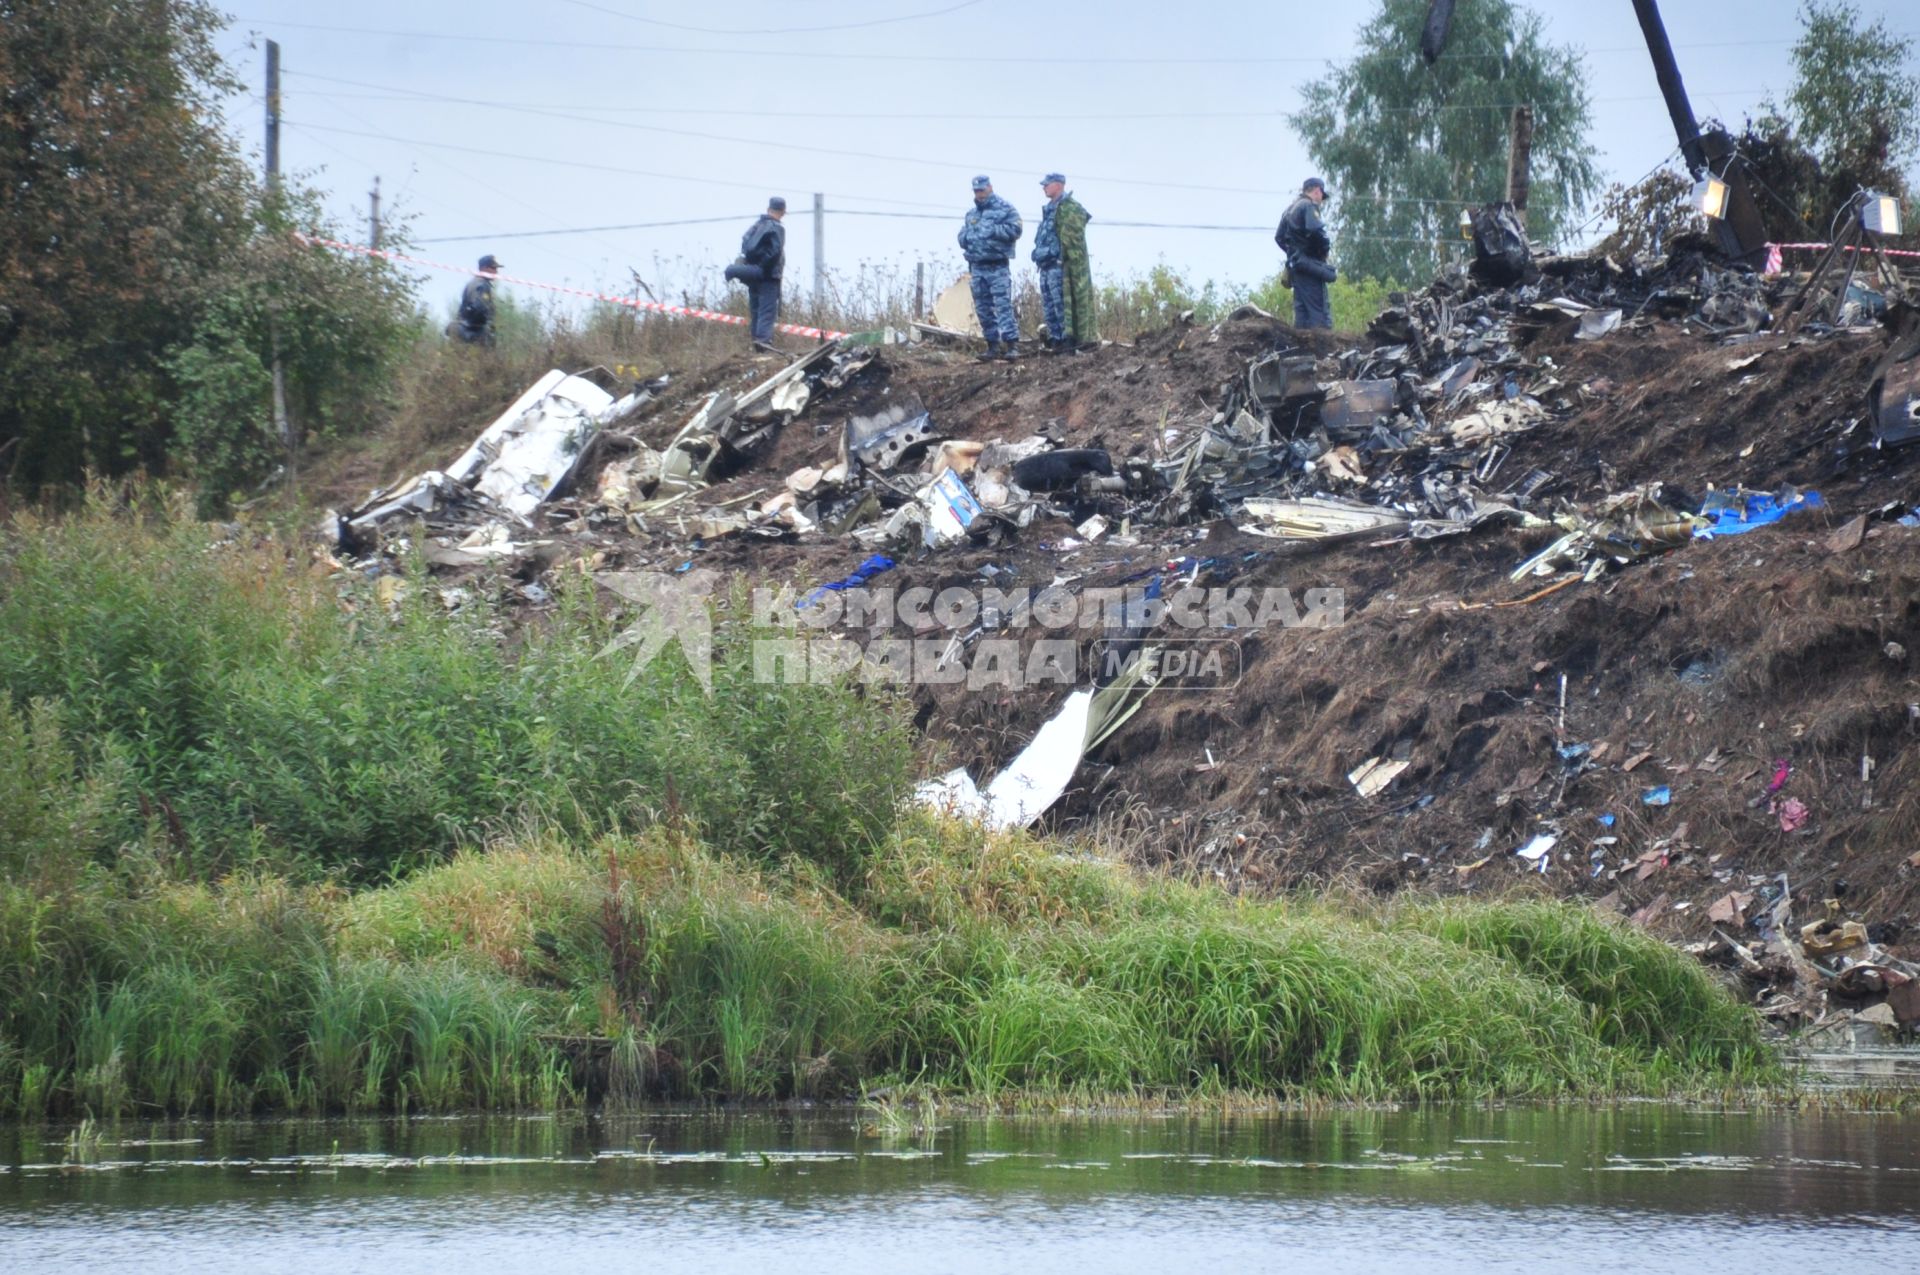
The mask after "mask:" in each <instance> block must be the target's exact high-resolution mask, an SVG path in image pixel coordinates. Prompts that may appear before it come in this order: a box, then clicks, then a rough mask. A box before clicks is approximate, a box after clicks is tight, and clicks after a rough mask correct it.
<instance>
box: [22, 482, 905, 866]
mask: <svg viewBox="0 0 1920 1275" xmlns="http://www.w3.org/2000/svg"><path fill="white" fill-rule="evenodd" d="M5 536H6V539H5V541H4V543H3V544H0V632H5V633H6V634H7V635H8V637H7V640H6V641H5V642H4V643H0V712H3V713H4V714H5V715H4V716H0V773H6V772H7V771H8V770H9V769H10V767H9V765H8V764H7V763H9V762H20V763H22V764H21V765H20V767H19V769H18V772H17V775H24V776H26V778H25V780H24V782H23V781H22V780H21V779H20V778H18V777H17V775H16V777H14V778H10V779H8V780H0V783H11V784H16V785H22V784H23V786H24V787H25V788H26V789H27V790H28V793H27V800H25V801H23V802H22V803H21V804H20V806H19V807H18V809H20V810H24V811H26V812H27V814H26V815H24V816H19V817H21V818H32V819H34V820H37V821H38V823H44V822H45V820H46V816H45V815H44V814H38V815H36V814H33V813H32V811H33V809H34V803H33V799H32V797H31V793H32V792H37V791H44V790H50V789H51V786H53V784H54V778H53V772H56V771H71V772H73V777H74V779H75V780H76V782H84V783H92V784H95V785H97V786H100V787H102V788H103V789H104V788H106V787H107V786H109V785H111V786H112V787H113V790H114V793H116V794H117V797H118V801H117V804H114V803H109V806H108V808H107V809H106V810H105V811H100V812H95V811H94V810H93V807H94V806H98V805H99V804H100V802H99V801H97V800H96V801H95V802H93V803H92V805H90V806H87V807H84V809H86V810H87V811H88V812H89V813H88V816H87V817H88V819H89V820H90V821H92V822H97V823H98V822H105V823H111V822H113V821H114V820H117V821H118V823H119V825H120V826H121V829H122V831H124V830H125V829H126V828H129V827H132V826H134V825H137V824H138V823H140V821H141V819H142V816H143V812H144V813H145V815H147V816H156V815H157V817H159V818H160V819H161V821H162V822H163V823H164V824H165V825H166V830H167V832H168V835H169V836H170V837H172V838H173V839H174V840H176V841H177V842H179V843H180V844H179V845H178V846H177V847H176V849H177V850H178V851H179V852H180V853H182V854H185V855H187V856H189V857H190V858H191V859H192V861H193V863H194V865H195V867H196V868H197V869H198V870H200V871H203V872H204V871H221V870H225V869H228V868H231V867H234V866H240V865H245V864H248V863H254V862H260V861H265V862H269V863H273V864H275V865H277V866H279V867H281V868H284V869H286V870H289V871H299V870H301V869H302V868H303V867H305V868H320V869H325V870H332V871H343V872H345V873H346V874H348V875H349V876H352V877H354V878H357V879H361V880H368V879H377V878H380V877H383V876H386V875H388V874H390V873H392V872H395V871H404V870H405V869H407V868H408V867H410V866H412V865H415V864H418V863H421V862H426V861H431V860H432V859H434V858H436V857H439V856H442V855H444V854H446V853H448V852H450V851H451V850H452V849H453V848H454V847H455V846H457V845H459V844H461V843H462V842H463V841H470V840H474V839H477V838H479V837H481V836H483V835H485V834H486V833H487V832H489V831H492V830H497V829H499V828H501V827H504V826H507V825H509V824H510V823H512V822H513V821H514V820H516V819H519V818H523V817H524V818H536V819H539V820H541V821H544V822H546V823H549V824H552V825H553V826H556V827H559V828H561V829H564V830H567V831H570V832H574V833H586V832H588V831H590V830H593V829H597V828H602V827H612V828H620V827H628V828H631V827H638V826H641V825H642V824H644V823H646V822H647V821H648V820H649V819H650V818H651V817H652V816H653V815H654V814H656V813H658V812H660V811H662V810H665V809H667V808H669V807H677V808H678V809H679V811H680V813H682V814H683V815H684V816H685V817H687V818H688V819H690V820H692V821H693V822H694V823H695V824H697V825H698V826H699V827H701V828H702V829H703V830H704V832H705V834H706V835H707V836H708V837H710V838H711V839H712V840H713V841H714V843H715V844H717V845H720V846H722V847H724V848H725V849H727V850H728V851H730V852H735V853H741V854H750V855H763V856H766V857H768V858H773V859H777V858H780V857H783V856H786V855H794V854H797V855H801V856H804V857H810V858H813V859H815V860H817V861H820V862H823V863H826V864H828V865H830V866H831V867H832V869H833V870H834V871H835V872H838V873H843V874H846V875H848V876H852V875H854V874H857V872H858V870H859V863H860V861H861V858H862V856H863V855H864V854H865V853H866V851H867V849H868V848H870V847H871V845H872V844H874V843H875V842H877V841H878V839H879V838H880V837H881V836H882V835H883V833H884V829H885V827H886V824H887V822H888V821H889V818H890V811H891V810H892V809H893V807H894V806H895V804H896V803H897V801H898V799H899V797H900V796H901V794H902V793H903V792H904V789H905V786H906V784H907V782H908V780H909V778H910V775H911V765H912V752H911V745H910V741H909V738H908V734H907V728H906V724H905V721H904V719H903V717H902V715H901V713H900V712H899V710H898V708H897V707H896V706H895V705H894V704H893V703H891V702H890V701H888V700H886V699H885V698H882V697H877V696H868V695H863V694H860V693H857V691H856V690H855V689H854V688H850V687H846V686H777V685H762V684H759V683H756V682H755V681H754V680H753V677H752V671H751V661H750V658H749V652H748V651H747V650H746V642H745V641H744V635H742V638H743V640H740V641H735V642H732V643H725V642H723V644H722V653H721V656H720V658H719V659H718V660H717V661H716V667H715V669H714V691H713V693H712V694H711V695H706V694H703V692H702V690H701V688H700V685H699V683H698V682H697V681H696V680H695V679H694V678H693V677H692V676H691V675H690V673H689V672H688V670H687V669H686V668H685V666H684V663H683V662H681V660H680V659H679V653H678V651H677V650H669V651H668V652H666V653H663V654H662V655H661V656H660V657H659V658H657V659H655V660H654V661H653V662H652V663H651V664H649V665H648V667H647V668H646V669H645V670H643V671H642V672H641V674H640V675H639V676H638V677H635V678H633V679H632V680H631V681H629V680H628V677H627V675H628V672H629V667H628V666H627V665H625V664H622V663H620V662H619V661H615V660H609V659H603V658H600V657H599V655H600V652H601V651H602V650H603V648H604V647H605V645H606V642H607V639H608V638H609V636H611V634H612V633H613V632H614V631H615V630H614V625H615V624H616V623H617V622H618V617H617V616H616V615H614V614H611V613H609V612H607V611H605V610H603V609H602V608H601V607H599V606H598V605H597V604H596V599H595V597H594V588H593V585H592V584H591V582H590V581H588V580H587V579H586V578H585V577H583V576H581V575H580V574H579V573H564V581H570V582H571V583H570V584H565V587H563V589H562V596H561V601H560V606H559V608H558V610H557V613H556V614H554V615H553V616H552V617H551V619H550V622H547V623H543V624H537V625H530V626H528V627H527V628H526V629H525V630H524V631H523V633H522V635H521V637H522V640H521V641H520V642H519V643H517V644H516V645H514V646H512V647H511V648H509V645H508V644H507V643H505V642H503V641H502V640H501V635H500V633H499V631H498V617H497V616H495V615H494V614H493V613H492V612H491V611H490V610H489V608H487V607H486V606H485V605H474V606H470V607H467V608H463V609H462V611H461V612H459V613H457V614H450V613H448V612H447V611H446V610H445V609H444V608H443V607H442V606H441V604H440V602H439V600H438V596H437V594H436V593H435V591H434V590H432V589H430V588H426V587H424V581H416V585H417V586H419V587H415V588H413V589H412V590H410V591H409V593H408V599H409V600H408V601H407V602H406V603H405V604H404V605H403V606H402V607H400V608H399V609H398V610H397V611H395V612H393V613H389V611H388V610H387V609H386V608H385V607H383V606H382V605H380V604H379V602H378V601H377V600H376V598H375V596H374V594H373V592H372V591H371V589H370V588H368V587H366V585H365V582H356V581H354V580H353V578H352V577H344V578H331V579H320V578H316V577H315V576H313V575H312V574H310V573H309V571H308V570H307V562H306V554H305V552H304V551H302V550H300V549H298V548H296V547H294V546H289V545H284V544H281V543H279V542H277V541H276V540H275V539H273V538H272V537H271V536H268V535H256V534H254V533H248V532H244V531H237V530H233V529H224V530H223V529H221V528H216V527H213V526H210V525H208V524H205V523H200V522H196V521H194V520H193V519H192V518H191V517H190V516H189V515H188V512H187V510H186V508H185V507H184V506H183V505H182V504H181V503H180V502H179V501H177V500H175V501H169V500H167V499H165V498H164V497H163V495H162V494H161V493H159V492H157V491H148V492H144V493H140V494H139V495H137V496H136V498H135V500H134V502H133V504H132V505H131V506H130V507H127V508H118V507H116V506H115V505H114V503H113V502H112V501H111V500H109V499H108V498H107V496H106V494H105V493H103V492H99V491H96V492H95V493H94V496H93V499H92V501H91V503H90V504H89V505H88V507H87V508H86V509H85V510H84V511H82V512H80V513H78V514H76V515H75V516H72V517H69V518H65V519H62V520H59V521H55V522H38V521H32V520H24V521H21V522H17V523H15V524H13V525H11V526H9V527H7V528H6V530H5ZM35 705H39V707H34V706H35ZM23 715H24V716H25V717H26V718H28V719H30V720H28V721H27V722H26V723H25V724H23V723H22V717H23ZM56 736H57V737H58V742H57V743H56ZM61 782H62V784H63V785H64V781H61ZM65 786H66V787H69V788H70V787H71V785H65ZM4 817H5V818H7V819H9V820H13V819H15V818H16V816H14V815H8V816H4ZM38 823H37V824H36V826H38ZM41 835H42V834H40V833H37V832H33V831H32V830H31V829H28V830H25V831H22V832H21V833H19V834H18V836H17V838H16V840H24V839H26V838H29V837H39V836H41ZM68 839H69V840H71V838H68Z"/></svg>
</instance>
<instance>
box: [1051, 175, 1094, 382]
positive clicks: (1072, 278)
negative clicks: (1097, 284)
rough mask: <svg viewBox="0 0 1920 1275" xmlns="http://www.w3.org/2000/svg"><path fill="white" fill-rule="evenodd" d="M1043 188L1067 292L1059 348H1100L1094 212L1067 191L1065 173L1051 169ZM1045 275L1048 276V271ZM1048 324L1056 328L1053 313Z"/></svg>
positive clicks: (1064, 289)
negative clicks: (1090, 251) (1092, 252)
mask: <svg viewBox="0 0 1920 1275" xmlns="http://www.w3.org/2000/svg"><path fill="white" fill-rule="evenodd" d="M1041 189H1043V190H1044V191H1046V193H1047V201H1048V202H1047V211H1046V213H1045V214H1044V217H1045V218H1050V219H1051V220H1052V222H1053V231H1054V236H1055V240H1056V242H1057V243H1058V244H1059V249H1060V252H1059V256H1060V279H1059V285H1058V286H1059V288H1060V291H1061V292H1062V293H1063V294H1064V295H1063V296H1062V298H1061V311H1062V322H1063V325H1064V331H1063V332H1061V333H1060V335H1061V337H1062V338H1063V339H1062V340H1061V342H1060V346H1059V348H1060V349H1062V350H1065V351H1072V352H1081V353H1084V352H1086V351H1088V350H1097V349H1099V348H1100V329H1099V324H1098V321H1097V315H1096V313H1095V310H1094V306H1095V301H1094V295H1093V262H1092V260H1091V259H1090V258H1089V257H1088V256H1087V223H1088V222H1089V221H1092V220H1093V215H1092V214H1091V213H1089V212H1088V211H1087V210H1086V209H1085V208H1083V207H1081V205H1080V201H1079V200H1077V199H1075V198H1074V197H1073V196H1072V195H1070V194H1068V193H1067V179H1066V178H1065V177H1064V176H1063V175H1061V174H1059V173H1048V174H1047V176H1046V180H1045V181H1043V182H1042V183H1041ZM1035 242H1036V243H1037V242H1038V240H1037V239H1036V241H1035ZM1042 278H1043V279H1044V278H1045V274H1044V272H1043V273H1042ZM1047 327H1048V329H1049V330H1053V318H1052V316H1051V315H1049V316H1048V318H1047Z"/></svg>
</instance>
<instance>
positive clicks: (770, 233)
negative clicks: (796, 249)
mask: <svg viewBox="0 0 1920 1275" xmlns="http://www.w3.org/2000/svg"><path fill="white" fill-rule="evenodd" d="M786 217H787V201H786V200H784V199H782V198H781V197H780V196H778V195H775V196H774V197H773V198H771V199H769V200H768V201H767V211H766V212H764V213H762V214H761V216H760V219H759V220H758V221H756V222H754V223H753V225H751V226H749V227H747V233H746V234H744V235H742V236H741V237H740V260H738V261H736V262H734V263H733V264H732V265H730V266H728V267H727V272H726V273H727V278H729V279H733V280H735V281H737V282H739V283H743V284H745V285H746V288H747V312H748V314H749V315H751V316H752V329H753V348H754V349H756V350H758V351H760V352H761V353H762V354H772V353H774V345H773V325H774V321H775V320H776V319H778V318H779V317H780V275H781V272H782V271H784V270H785V269H786V265H787V228H786V227H785V226H783V225H782V224H781V223H782V222H783V221H785V220H786Z"/></svg>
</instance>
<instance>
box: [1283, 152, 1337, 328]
mask: <svg viewBox="0 0 1920 1275" xmlns="http://www.w3.org/2000/svg"><path fill="white" fill-rule="evenodd" d="M1326 198H1327V184H1326V183H1325V182H1323V181H1321V180H1320V179H1319V178H1318V177H1309V178H1307V180H1306V181H1305V182H1303V183H1301V186H1300V198H1298V199H1296V200H1294V201H1293V203H1292V204H1291V205H1290V206H1289V207H1288V208H1287V211H1286V212H1285V213H1283V214H1282V215H1281V217H1280V229H1278V230H1276V231H1274V234H1273V241H1274V242H1275V243H1277V244H1279V245H1280V251H1281V252H1284V253H1286V254H1287V272H1288V273H1289V274H1290V275H1291V276H1292V279H1293V283H1292V287H1293V326H1294V327H1296V328H1329V329H1330V328H1332V327H1333V305H1332V303H1331V302H1330V301H1329V300H1328V299H1327V285H1328V284H1330V283H1332V282H1333V281H1334V279H1335V278H1336V277H1337V276H1336V274H1335V272H1334V269H1333V267H1332V266H1331V265H1330V264H1328V262H1327V258H1328V257H1330V256H1331V255H1333V241H1332V240H1331V239H1329V238H1328V237H1327V229H1326V227H1325V226H1323V225H1322V224H1321V223H1320V206H1321V205H1322V204H1323V203H1325V202H1326Z"/></svg>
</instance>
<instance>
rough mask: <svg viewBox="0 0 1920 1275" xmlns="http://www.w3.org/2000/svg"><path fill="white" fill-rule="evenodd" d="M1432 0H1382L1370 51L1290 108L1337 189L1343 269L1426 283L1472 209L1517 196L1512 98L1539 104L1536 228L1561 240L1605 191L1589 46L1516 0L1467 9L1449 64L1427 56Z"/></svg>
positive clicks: (1368, 37)
mask: <svg viewBox="0 0 1920 1275" xmlns="http://www.w3.org/2000/svg"><path fill="white" fill-rule="evenodd" d="M1426 17H1427V0H1379V5H1378V9H1377V11H1376V12H1375V14H1374V16H1373V17H1372V19H1371V20H1369V21H1368V22H1367V24H1366V26H1364V27H1362V28H1361V31H1360V37H1359V44H1360V50H1361V51H1360V54H1359V56H1357V57H1356V58H1354V60H1353V61H1351V62H1349V63H1346V64H1345V65H1343V66H1336V67H1334V68H1332V69H1331V70H1330V71H1329V72H1328V73H1327V74H1326V75H1324V76H1322V77H1320V78H1319V79H1317V80H1314V81H1312V82H1310V83H1308V84H1307V85H1306V86H1305V87H1304V88H1303V89H1302V90H1301V96H1302V101H1303V105H1302V107H1301V109H1300V110H1299V111H1298V112H1296V113H1295V114H1294V115H1292V116H1291V117H1290V119H1291V122H1292V124H1293V126H1294V127H1295V128H1296V129H1298V130H1299V132H1300V135H1301V136H1302V138H1303V139H1304V140H1305V141H1306V144H1307V150H1308V153H1309V154H1311V155H1312V156H1313V160H1314V163H1315V164H1316V165H1317V166H1318V167H1319V168H1320V170H1321V175H1323V176H1324V177H1325V178H1326V179H1327V181H1328V182H1329V183H1330V185H1331V186H1332V188H1333V190H1332V201H1331V203H1332V208H1333V210H1334V213H1335V218H1334V220H1335V226H1334V231H1335V234H1334V239H1335V248H1336V264H1338V265H1339V266H1340V267H1341V268H1342V269H1344V270H1346V271H1348V272H1351V273H1358V274H1362V275H1366V276H1369V277H1372V278H1396V279H1424V278H1428V277H1430V276H1432V275H1433V274H1434V272H1435V271H1436V269H1437V268H1438V267H1439V265H1440V264H1441V262H1442V260H1443V257H1444V251H1445V250H1444V248H1443V247H1442V245H1445V244H1451V243H1457V242H1458V241H1459V229H1458V227H1459V217H1460V211H1461V208H1462V207H1463V206H1464V205H1465V204H1468V203H1473V204H1480V203H1488V202H1491V201H1493V200H1497V199H1501V198H1504V197H1505V194H1506V176H1507V150H1508V128H1509V121H1510V119H1511V115H1512V109H1511V108H1512V107H1514V106H1515V105H1520V104H1528V105H1531V106H1532V107H1533V113H1534V131H1533V167H1532V178H1533V181H1532V190H1531V194H1530V198H1529V201H1528V212H1527V224H1528V230H1529V232H1530V233H1531V234H1532V236H1533V237H1534V238H1535V239H1537V240H1540V241H1542V242H1548V243H1551V242H1556V241H1558V240H1560V239H1561V238H1563V237H1564V236H1565V235H1566V234H1567V233H1568V232H1569V231H1570V230H1571V229H1572V227H1573V223H1574V220H1575V218H1576V217H1577V215H1578V213H1579V211H1580V209H1581V207H1582V205H1583V204H1584V203H1585V201H1586V200H1587V199H1588V197H1589V196H1591V195H1592V194H1593V193H1594V192H1595V190H1597V189H1598V186H1599V177H1598V172H1597V170H1596V168H1595V164H1594V160H1595V151H1594V149H1593V147H1592V146H1591V145H1589V143H1588V141H1587V134H1588V130H1589V127H1590V124H1591V106H1590V102H1589V99H1588V96H1587V92H1586V89H1585V82H1586V71H1585V63H1584V59H1583V58H1582V56H1581V54H1580V53H1579V52H1578V51H1577V50H1575V49H1572V48H1567V47H1559V46H1554V45H1550V44H1548V43H1546V41H1545V40H1544V38H1543V34H1542V33H1543V24H1542V21H1541V19H1540V17H1539V15H1538V14H1535V13H1533V12H1532V11H1530V10H1527V9H1524V8H1521V7H1519V6H1517V5H1514V4H1512V3H1510V2H1509V0H1474V3H1472V4H1464V5H1461V6H1460V7H1459V9H1458V10H1456V12H1455V15H1454V20H1453V32H1452V36H1451V38H1450V40H1449V42H1448V44H1447V48H1446V52H1445V53H1443V54H1442V55H1441V57H1440V59H1439V61H1438V62H1436V63H1435V64H1433V65H1432V66H1428V65H1427V64H1426V63H1425V62H1424V61H1423V60H1422V59H1421V56H1420V33H1421V28H1422V27H1423V26H1424V24H1425V22H1426Z"/></svg>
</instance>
